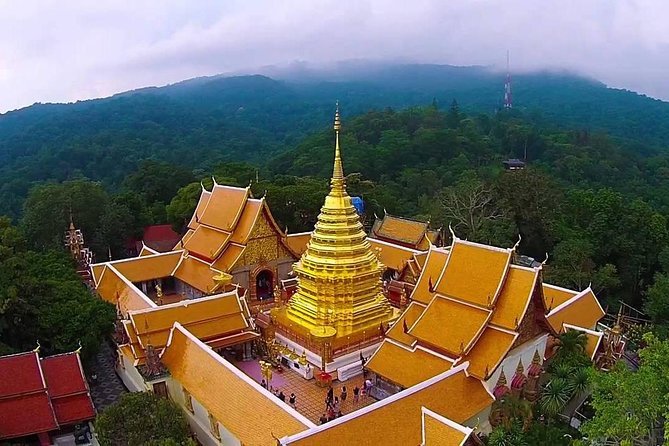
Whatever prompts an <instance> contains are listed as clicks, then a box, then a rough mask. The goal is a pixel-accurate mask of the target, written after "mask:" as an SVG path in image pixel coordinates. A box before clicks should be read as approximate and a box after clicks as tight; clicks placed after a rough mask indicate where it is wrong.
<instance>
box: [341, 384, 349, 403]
mask: <svg viewBox="0 0 669 446" xmlns="http://www.w3.org/2000/svg"><path fill="white" fill-rule="evenodd" d="M347 395H348V392H346V386H344V387H342V388H341V403H342V404H344V401H346V396H347Z"/></svg>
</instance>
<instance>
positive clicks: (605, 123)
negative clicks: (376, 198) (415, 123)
mask: <svg viewBox="0 0 669 446" xmlns="http://www.w3.org/2000/svg"><path fill="white" fill-rule="evenodd" d="M276 75H277V77H279V78H280V79H272V78H269V77H267V76H262V75H252V76H233V77H224V76H213V77H208V78H197V79H191V80H188V81H184V82H180V83H177V84H173V85H168V86H165V87H150V88H143V89H138V90H134V91H129V92H125V93H121V94H118V95H115V96H112V97H109V98H104V99H96V100H89V101H81V102H77V103H73V104H35V105H33V106H30V107H27V108H24V109H21V110H17V111H13V112H9V113H6V114H3V115H0V166H2V167H0V214H2V213H8V214H11V215H17V213H18V212H19V210H20V207H21V202H22V199H23V197H24V196H25V194H26V192H27V190H28V189H29V188H30V187H31V186H32V185H33V184H35V183H37V182H42V181H48V180H55V181H61V180H64V179H67V178H76V177H82V176H83V177H87V178H91V179H94V180H98V181H102V182H104V183H105V184H106V185H108V186H110V187H112V188H114V187H116V186H118V185H119V184H120V182H121V181H122V180H123V178H124V177H125V176H126V175H127V174H128V173H129V172H132V171H134V170H136V169H137V165H138V163H139V161H141V160H144V159H154V160H160V161H166V162H169V163H173V164H180V165H182V166H185V167H187V168H189V169H194V170H198V169H200V170H201V169H208V168H210V167H211V166H213V165H216V164H218V163H220V162H222V161H232V160H248V161H252V162H256V163H261V162H262V161H263V160H265V159H268V158H269V157H270V156H272V155H275V154H277V153H281V152H283V151H285V150H286V149H287V148H290V147H294V146H295V145H297V144H298V143H299V142H300V141H301V140H302V139H303V137H304V136H305V135H307V134H309V133H310V132H312V131H314V130H316V129H321V128H324V127H325V126H327V125H328V123H329V122H330V120H331V118H332V111H333V105H334V104H333V103H334V100H335V99H339V100H340V102H341V104H342V110H343V112H344V115H345V116H346V115H348V116H351V115H355V114H360V113H364V112H366V111H368V110H370V109H384V108H386V107H393V108H405V107H409V106H414V105H427V104H430V103H432V101H433V100H436V101H437V103H438V104H440V107H441V108H446V107H449V106H450V104H451V102H452V100H453V99H457V101H458V103H459V105H460V107H461V108H462V109H464V110H467V111H474V112H483V113H493V112H495V111H496V110H497V109H499V107H500V104H501V98H502V87H503V83H504V75H503V74H502V73H498V72H494V71H492V70H489V69H487V68H485V67H453V66H444V65H383V64H366V63H362V62H361V63H357V64H353V65H351V64H349V65H348V66H345V67H343V68H342V67H338V69H337V70H335V71H322V72H309V71H308V70H305V69H301V70H294V71H293V72H291V73H279V72H277V73H276ZM513 88H514V107H515V108H514V110H517V111H518V112H520V113H522V114H524V115H525V116H526V117H530V118H531V119H532V120H533V122H535V123H537V124H539V125H561V126H564V127H567V128H576V129H580V130H588V131H591V132H592V131H599V130H602V131H606V132H608V133H610V134H612V135H614V136H617V137H620V138H624V139H626V140H630V141H633V147H634V150H637V151H648V152H652V151H653V150H655V149H658V148H659V149H661V148H666V147H669V103H665V102H662V101H658V100H654V99H651V98H648V97H645V96H642V95H638V94H636V93H633V92H629V91H623V90H615V89H610V88H607V87H606V86H605V85H603V84H601V83H599V82H596V81H593V80H591V79H585V78H582V77H578V76H576V75H573V74H568V73H548V72H543V73H533V74H520V75H516V76H514V79H513Z"/></svg>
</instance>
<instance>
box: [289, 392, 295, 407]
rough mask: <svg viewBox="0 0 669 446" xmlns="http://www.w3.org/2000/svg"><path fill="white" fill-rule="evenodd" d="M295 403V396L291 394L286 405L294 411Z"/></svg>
mask: <svg viewBox="0 0 669 446" xmlns="http://www.w3.org/2000/svg"><path fill="white" fill-rule="evenodd" d="M296 401H297V398H296V397H295V394H294V393H292V392H291V394H290V398H288V403H289V404H290V407H292V408H293V409H295V402H296Z"/></svg>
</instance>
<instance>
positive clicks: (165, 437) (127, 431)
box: [95, 392, 193, 446]
mask: <svg viewBox="0 0 669 446" xmlns="http://www.w3.org/2000/svg"><path fill="white" fill-rule="evenodd" d="M95 429H96V431H97V435H98V440H99V441H100V444H101V445H102V446H135V445H137V446H145V445H151V446H158V445H160V446H168V445H169V446H172V445H180V446H185V445H191V444H193V443H192V440H191V438H190V431H189V429H188V422H187V421H186V418H185V416H184V414H183V412H182V411H181V409H179V407H178V406H177V405H176V404H174V403H173V402H171V401H170V400H168V399H166V398H161V397H159V396H157V395H154V394H153V393H151V392H134V393H126V394H124V395H123V396H122V397H121V399H120V400H119V401H118V402H117V403H115V404H114V405H112V406H110V407H108V408H107V409H105V411H104V412H102V413H100V414H99V415H98V417H97V419H96V420H95Z"/></svg>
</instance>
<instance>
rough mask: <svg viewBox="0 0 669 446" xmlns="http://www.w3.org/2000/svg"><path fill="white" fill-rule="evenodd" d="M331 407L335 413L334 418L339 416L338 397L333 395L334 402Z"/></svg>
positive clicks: (339, 404)
mask: <svg viewBox="0 0 669 446" xmlns="http://www.w3.org/2000/svg"><path fill="white" fill-rule="evenodd" d="M332 409H333V410H334V414H335V417H336V418H339V417H341V403H340V402H339V398H337V397H335V399H334V404H333V405H332Z"/></svg>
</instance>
